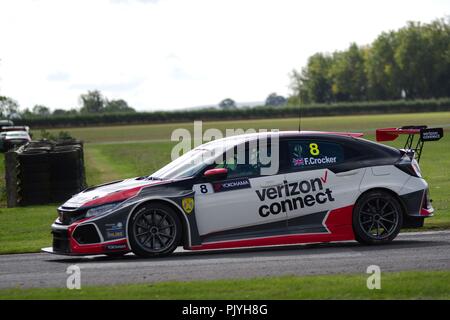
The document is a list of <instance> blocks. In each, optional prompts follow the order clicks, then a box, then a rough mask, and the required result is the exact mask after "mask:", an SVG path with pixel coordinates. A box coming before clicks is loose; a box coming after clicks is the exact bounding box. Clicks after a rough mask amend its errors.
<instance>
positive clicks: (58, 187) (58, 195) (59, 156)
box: [49, 145, 84, 202]
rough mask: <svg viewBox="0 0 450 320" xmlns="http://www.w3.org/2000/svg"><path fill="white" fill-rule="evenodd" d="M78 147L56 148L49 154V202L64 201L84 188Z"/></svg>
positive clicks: (80, 150) (79, 148)
mask: <svg viewBox="0 0 450 320" xmlns="http://www.w3.org/2000/svg"><path fill="white" fill-rule="evenodd" d="M82 154H83V150H82V148H81V146H80V145H66V146H56V147H55V148H54V149H53V150H52V151H51V152H50V153H49V156H50V166H51V170H50V185H51V198H50V199H51V202H62V201H66V200H67V199H69V198H70V197H72V196H73V195H74V194H76V193H78V192H80V191H81V190H82V189H83V188H84V170H83V162H82V161H83V155H82Z"/></svg>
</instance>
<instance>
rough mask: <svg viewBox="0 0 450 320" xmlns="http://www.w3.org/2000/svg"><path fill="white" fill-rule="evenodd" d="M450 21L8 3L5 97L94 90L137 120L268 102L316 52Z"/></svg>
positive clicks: (228, 2) (1, 54)
mask: <svg viewBox="0 0 450 320" xmlns="http://www.w3.org/2000/svg"><path fill="white" fill-rule="evenodd" d="M449 14H450V0H422V1H416V0H388V1H385V0H377V1H362V0H340V1H333V0H330V1H325V0H314V1H312V0H311V1H299V0H291V1H288V0H286V1H284V0H268V1H264V0H73V1H72V0H54V1H51V0H20V1H17V0H1V1H0V59H1V61H0V95H6V96H10V97H12V98H14V99H16V100H17V101H18V102H19V104H20V105H21V107H22V108H26V107H29V108H32V107H33V106H34V105H35V104H44V105H46V106H48V107H50V108H51V109H55V108H63V109H69V108H72V107H78V106H79V105H78V97H79V95H80V94H81V93H84V92H86V91H87V90H93V89H98V90H101V91H102V92H103V93H104V95H106V96H107V97H108V98H109V99H115V98H123V99H125V100H126V101H128V102H129V104H130V105H132V106H133V107H135V108H136V109H138V110H161V109H175V108H184V107H192V106H202V105H211V104H217V103H218V102H219V101H220V100H222V99H223V98H226V97H230V98H233V99H234V100H236V101H238V102H252V101H263V100H264V99H265V98H266V96H267V95H268V94H269V93H271V92H274V91H275V92H277V93H279V94H282V95H287V94H288V92H289V89H288V85H289V78H288V73H289V72H290V71H291V70H292V69H293V68H298V69H299V68H300V67H302V66H303V65H304V64H305V62H306V59H307V58H308V56H310V55H311V54H313V53H315V52H317V51H328V52H331V51H334V50H341V49H345V48H346V47H347V46H348V45H349V44H350V42H352V41H355V42H357V43H358V44H368V43H370V42H371V41H372V40H373V39H374V38H375V37H376V36H377V35H378V34H379V33H380V32H382V31H385V30H391V29H397V28H399V27H402V26H404V25H405V23H406V21H408V20H415V21H423V22H429V21H431V20H433V19H435V18H437V17H443V16H444V15H449Z"/></svg>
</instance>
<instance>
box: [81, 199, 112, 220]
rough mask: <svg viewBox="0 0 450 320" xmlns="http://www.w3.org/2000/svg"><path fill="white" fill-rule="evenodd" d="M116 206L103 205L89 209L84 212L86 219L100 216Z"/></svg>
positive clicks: (110, 204)
mask: <svg viewBox="0 0 450 320" xmlns="http://www.w3.org/2000/svg"><path fill="white" fill-rule="evenodd" d="M117 206H118V204H117V203H109V204H104V205H102V206H99V207H95V208H92V209H89V210H88V211H87V212H86V218H89V217H98V216H102V215H104V214H106V213H108V212H109V211H111V210H112V209H114V208H115V207H117Z"/></svg>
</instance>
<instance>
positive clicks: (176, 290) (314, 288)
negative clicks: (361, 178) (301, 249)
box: [0, 271, 450, 300]
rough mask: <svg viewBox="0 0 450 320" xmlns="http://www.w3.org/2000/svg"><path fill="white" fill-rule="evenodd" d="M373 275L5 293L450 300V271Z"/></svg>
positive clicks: (10, 295)
mask: <svg viewBox="0 0 450 320" xmlns="http://www.w3.org/2000/svg"><path fill="white" fill-rule="evenodd" d="M367 277H368V275H367V274H350V275H320V276H304V277H298V276H284V277H270V278H255V279H240V280H214V281H190V282H160V283H148V284H127V285H116V286H96V287H82V288H81V289H80V290H68V289H65V288H60V289H56V288H50V289H45V288H33V289H5V290H0V299H151V300H154V299H181V300H197V299H226V300H234V299H284V300H286V299H450V271H420V272H410V271H405V272H395V273H382V276H381V289H380V290H369V289H367V286H366V281H367Z"/></svg>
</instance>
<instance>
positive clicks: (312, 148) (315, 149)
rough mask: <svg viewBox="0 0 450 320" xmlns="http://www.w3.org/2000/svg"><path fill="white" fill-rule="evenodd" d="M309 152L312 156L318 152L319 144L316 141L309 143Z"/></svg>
mask: <svg viewBox="0 0 450 320" xmlns="http://www.w3.org/2000/svg"><path fill="white" fill-rule="evenodd" d="M309 153H311V155H313V156H318V155H319V154H320V151H319V146H318V145H317V143H310V144H309Z"/></svg>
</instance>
